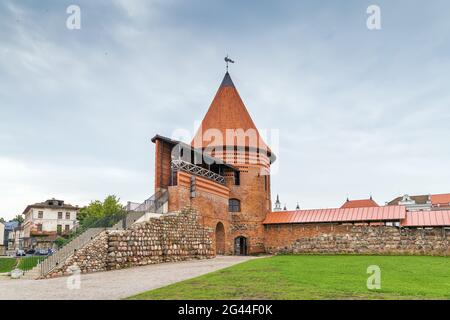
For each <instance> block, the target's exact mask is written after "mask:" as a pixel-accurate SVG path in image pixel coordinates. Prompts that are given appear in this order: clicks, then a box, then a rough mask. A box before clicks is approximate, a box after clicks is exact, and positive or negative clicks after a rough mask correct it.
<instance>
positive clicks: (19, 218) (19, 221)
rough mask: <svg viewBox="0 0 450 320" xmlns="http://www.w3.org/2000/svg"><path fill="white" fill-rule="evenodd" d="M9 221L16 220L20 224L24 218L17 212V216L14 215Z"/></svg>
mask: <svg viewBox="0 0 450 320" xmlns="http://www.w3.org/2000/svg"><path fill="white" fill-rule="evenodd" d="M11 221H17V222H18V223H19V224H22V223H23V221H24V219H23V216H22V215H21V214H18V215H17V216H15V217H14V219H12V220H11Z"/></svg>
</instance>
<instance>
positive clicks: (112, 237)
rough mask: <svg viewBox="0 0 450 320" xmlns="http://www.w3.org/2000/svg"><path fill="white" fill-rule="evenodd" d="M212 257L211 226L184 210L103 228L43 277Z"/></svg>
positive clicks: (189, 211)
mask: <svg viewBox="0 0 450 320" xmlns="http://www.w3.org/2000/svg"><path fill="white" fill-rule="evenodd" d="M213 257H214V250H213V241H212V238H211V230H208V229H206V228H203V227H202V226H201V225H200V224H199V222H198V216H197V213H196V212H195V211H193V210H185V211H183V212H181V213H172V214H165V215H163V216H161V217H160V218H151V219H150V221H147V222H142V223H138V224H135V225H133V226H132V227H131V228H130V229H128V230H121V231H116V230H111V231H104V232H102V233H101V234H99V235H98V236H97V237H96V238H95V239H94V240H92V241H91V242H90V243H88V244H87V245H86V246H84V247H83V248H81V249H80V250H78V252H76V253H75V254H74V255H73V256H71V257H70V258H69V259H67V260H66V261H65V263H64V264H63V265H61V266H60V267H57V268H56V269H54V270H53V271H52V272H51V273H49V274H48V275H47V276H46V277H47V278H52V277H58V276H66V275H71V274H73V270H75V269H74V267H75V266H76V267H78V268H79V270H80V271H81V273H91V272H98V271H107V270H113V269H114V270H115V269H122V268H128V267H133V266H143V265H148V264H154V263H163V262H172V261H183V260H190V259H208V258H213Z"/></svg>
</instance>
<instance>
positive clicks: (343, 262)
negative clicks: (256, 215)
mask: <svg viewBox="0 0 450 320" xmlns="http://www.w3.org/2000/svg"><path fill="white" fill-rule="evenodd" d="M370 265H377V266H379V267H380V269H381V289H379V290H369V289H368V288H367V279H368V277H369V276H370V274H368V273H367V267H368V266H370ZM130 299H149V300H150V299H194V300H197V299H450V258H449V257H415V256H312V255H311V256H309V255H306V256H275V257H269V258H261V259H255V260H250V261H248V262H245V263H242V264H239V265H236V266H233V267H230V268H227V269H223V270H220V271H216V272H213V273H210V274H207V275H204V276H201V277H198V278H194V279H191V280H187V281H183V282H179V283H176V284H173V285H170V286H167V287H164V288H160V289H156V290H153V291H149V292H145V293H142V294H140V295H137V296H134V297H131V298H130Z"/></svg>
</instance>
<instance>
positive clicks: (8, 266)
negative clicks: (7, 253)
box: [0, 258, 16, 273]
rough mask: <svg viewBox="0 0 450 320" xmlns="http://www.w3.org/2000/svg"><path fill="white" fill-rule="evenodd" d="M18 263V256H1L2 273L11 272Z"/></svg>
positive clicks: (0, 270) (0, 269)
mask: <svg viewBox="0 0 450 320" xmlns="http://www.w3.org/2000/svg"><path fill="white" fill-rule="evenodd" d="M15 265H16V258H0V273H5V272H9V271H11V270H12V268H14V266H15Z"/></svg>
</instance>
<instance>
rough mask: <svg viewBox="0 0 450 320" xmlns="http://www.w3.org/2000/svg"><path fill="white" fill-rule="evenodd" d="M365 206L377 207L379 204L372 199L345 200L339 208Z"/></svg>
mask: <svg viewBox="0 0 450 320" xmlns="http://www.w3.org/2000/svg"><path fill="white" fill-rule="evenodd" d="M366 207H379V205H378V204H377V203H376V202H375V201H373V200H372V199H363V200H347V201H346V202H345V203H344V204H343V205H342V207H341V208H366Z"/></svg>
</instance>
